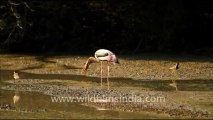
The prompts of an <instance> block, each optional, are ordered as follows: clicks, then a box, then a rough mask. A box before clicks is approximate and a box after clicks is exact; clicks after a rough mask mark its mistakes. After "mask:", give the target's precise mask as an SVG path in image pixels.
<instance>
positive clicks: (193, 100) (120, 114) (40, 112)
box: [0, 68, 213, 119]
mask: <svg viewBox="0 0 213 120" xmlns="http://www.w3.org/2000/svg"><path fill="white" fill-rule="evenodd" d="M30 69H33V68H30ZM75 69H76V68H75ZM39 70H40V72H41V71H42V70H44V72H48V71H47V70H45V69H39ZM53 70H54V69H53ZM44 72H41V73H40V74H33V72H32V73H28V72H25V71H20V73H21V75H22V76H21V77H22V80H23V82H27V80H29V79H30V80H33V81H34V82H35V83H33V84H37V83H36V81H42V80H46V81H45V82H47V83H45V84H49V85H58V84H61V85H67V84H69V85H80V84H82V83H83V84H84V85H88V86H90V87H91V86H96V87H97V86H99V85H100V84H99V83H100V79H99V78H97V77H82V76H80V75H73V74H62V73H60V72H58V73H57V74H52V73H51V74H50V73H44ZM12 73H13V71H12V70H3V69H1V68H0V87H1V88H3V87H5V86H8V85H13V84H14V83H13V82H12V81H13V78H12ZM68 73H70V72H68ZM67 79H68V82H67V81H66V80H67ZM47 80H48V81H47ZM8 81H9V82H8ZM51 81H52V82H51ZM56 81H57V82H56ZM110 82H111V83H112V84H113V85H112V86H113V87H114V89H119V90H122V89H125V90H127V91H128V89H130V88H131V89H130V90H131V91H134V90H144V91H145V92H146V91H154V92H155V91H160V92H164V94H167V95H168V96H169V97H170V99H173V100H174V101H176V102H177V101H178V103H181V104H190V105H191V106H193V107H196V108H199V109H204V110H206V111H208V112H209V113H210V115H209V117H208V118H213V117H212V112H213V101H212V100H213V82H212V80H211V79H209V80H178V81H177V84H178V91H175V89H174V88H173V87H171V86H169V84H170V83H171V81H170V80H142V81H141V80H135V79H131V78H110ZM0 105H1V107H2V106H3V107H2V108H5V109H1V110H0V118H1V119H4V118H13V119H14V118H54V119H55V118H82V119H85V118H87V119H88V118H93V119H98V118H101V119H103V118H107V119H110V118H111V119H113V118H121V119H122V118H125V119H128V118H131V119H134V118H138V119H153V118H160V119H162V118H182V117H174V116H169V115H168V114H163V113H155V112H147V111H141V112H124V111H121V110H112V109H107V110H105V109H103V108H96V107H93V106H86V105H82V103H80V102H62V103H60V102H52V100H51V96H49V95H45V94H43V93H41V92H29V91H28V92H26V91H20V90H18V89H15V90H5V89H4V90H3V89H0ZM4 106H5V107H4Z"/></svg>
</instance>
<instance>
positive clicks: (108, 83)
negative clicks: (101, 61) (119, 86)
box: [107, 62, 109, 90]
mask: <svg viewBox="0 0 213 120" xmlns="http://www.w3.org/2000/svg"><path fill="white" fill-rule="evenodd" d="M107 71H108V72H107V85H108V90H109V62H107Z"/></svg>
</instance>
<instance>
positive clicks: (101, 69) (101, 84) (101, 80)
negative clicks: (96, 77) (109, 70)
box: [101, 61, 103, 87]
mask: <svg viewBox="0 0 213 120" xmlns="http://www.w3.org/2000/svg"><path fill="white" fill-rule="evenodd" d="M102 72H103V71H102V61H101V87H102Z"/></svg>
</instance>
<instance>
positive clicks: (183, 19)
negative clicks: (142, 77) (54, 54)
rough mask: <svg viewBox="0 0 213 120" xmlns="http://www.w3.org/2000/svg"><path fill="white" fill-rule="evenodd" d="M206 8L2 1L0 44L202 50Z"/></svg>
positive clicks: (179, 0) (181, 2)
mask: <svg viewBox="0 0 213 120" xmlns="http://www.w3.org/2000/svg"><path fill="white" fill-rule="evenodd" d="M210 7H211V5H210V4H209V3H208V2H207V1H201V0H199V1H189V0H187V1H185V0H172V1H170V0H164V1H158V0H152V1H148V0H143V1H134V0H133V1H129V0H123V1H122V2H121V1H120V2H118V1H114V0H108V1H94V0H92V1H25V0H18V1H15V0H4V1H1V5H0V14H1V17H0V31H1V32H0V37H1V40H0V44H1V46H0V47H1V48H5V49H9V50H12V51H15V50H16V51H17V50H19V51H28V52H30V51H63V52H64V51H72V52H73V51H79V50H81V51H82V50H88V49H97V48H101V47H103V48H108V49H120V50H121V51H123V50H124V51H127V50H133V51H135V52H137V51H141V50H143V51H156V50H158V51H159V50H160V51H170V50H182V51H185V50H193V49H198V48H199V49H200V48H202V49H203V48H205V49H206V48H210V47H211V46H210V45H211V44H210V42H209V41H210V40H209V39H211V38H212V36H211V34H210V32H209V31H208V29H210V28H212V23H211V20H212V13H211V12H210V11H209V8H210ZM191 39H193V41H194V42H193V43H191V42H190V41H191ZM201 40H202V41H201ZM192 44H193V45H192ZM124 48H125V49H124Z"/></svg>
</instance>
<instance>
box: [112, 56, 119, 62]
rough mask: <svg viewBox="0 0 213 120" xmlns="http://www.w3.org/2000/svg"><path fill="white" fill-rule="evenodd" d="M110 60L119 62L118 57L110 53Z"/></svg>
mask: <svg viewBox="0 0 213 120" xmlns="http://www.w3.org/2000/svg"><path fill="white" fill-rule="evenodd" d="M112 62H114V63H117V64H119V61H118V58H117V57H116V56H115V55H112Z"/></svg>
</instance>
